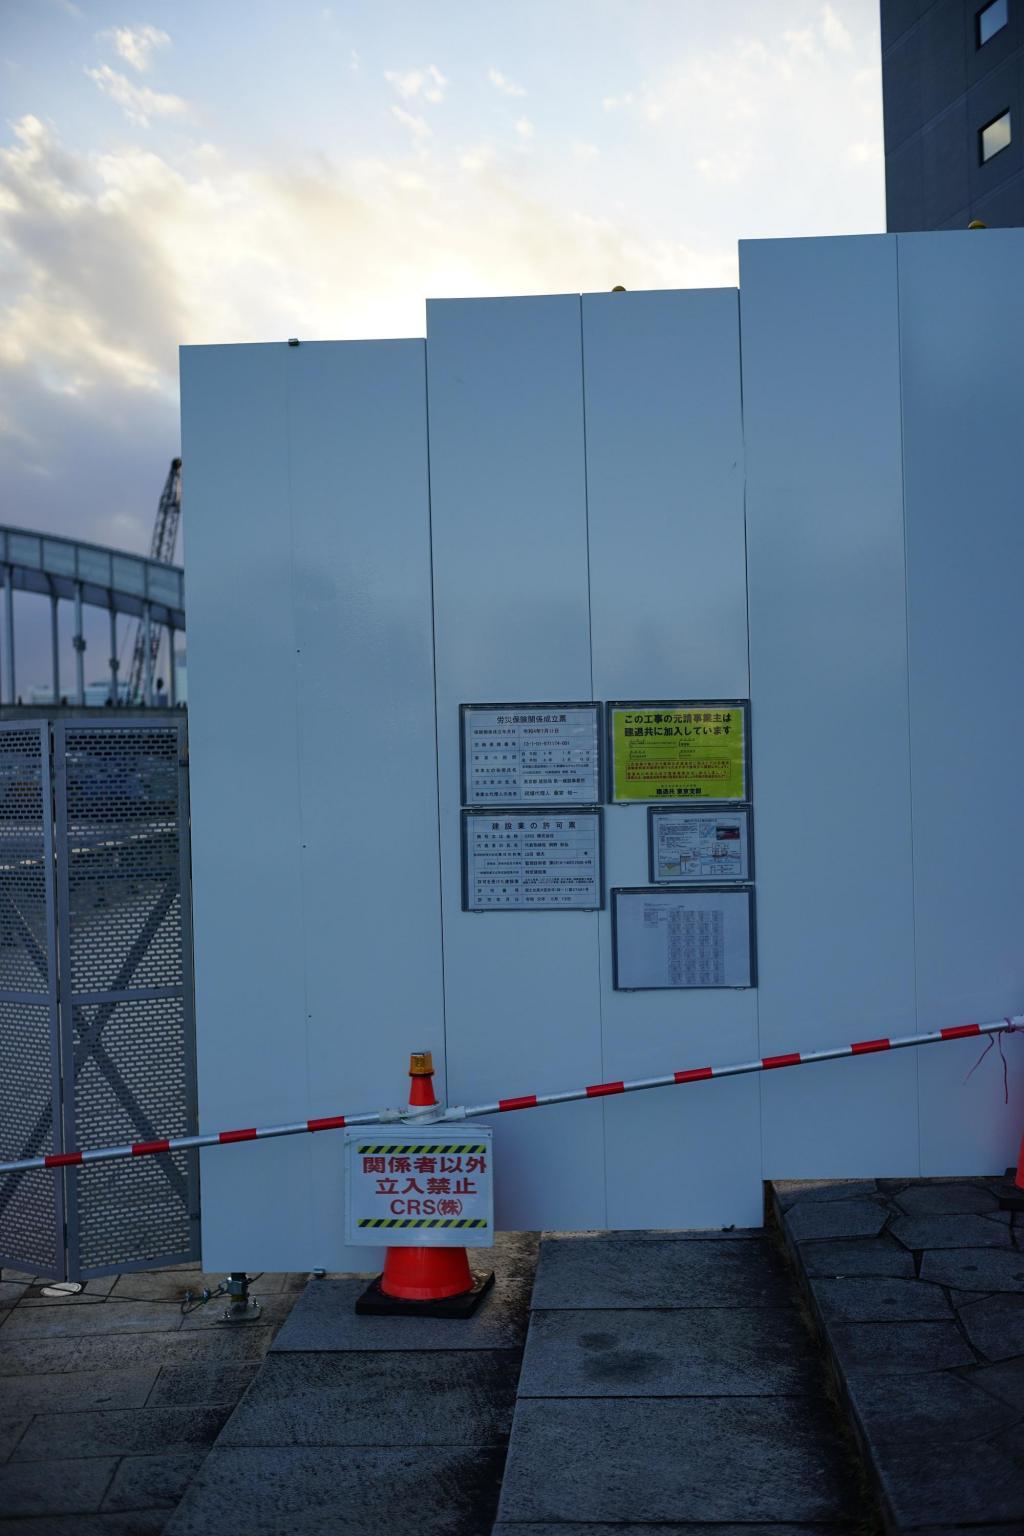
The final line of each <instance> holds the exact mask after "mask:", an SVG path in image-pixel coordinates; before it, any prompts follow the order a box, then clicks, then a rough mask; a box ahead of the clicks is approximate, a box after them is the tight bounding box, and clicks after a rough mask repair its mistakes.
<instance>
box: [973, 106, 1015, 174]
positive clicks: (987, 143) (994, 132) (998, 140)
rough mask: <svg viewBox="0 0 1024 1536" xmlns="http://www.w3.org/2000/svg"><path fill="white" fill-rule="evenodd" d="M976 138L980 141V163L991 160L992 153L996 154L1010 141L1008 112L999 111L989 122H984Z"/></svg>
mask: <svg viewBox="0 0 1024 1536" xmlns="http://www.w3.org/2000/svg"><path fill="white" fill-rule="evenodd" d="M978 138H979V140H980V143H981V163H982V165H984V163H985V161H986V160H991V159H992V156H993V155H998V153H999V151H1000V150H1001V149H1006V147H1007V145H1008V144H1009V142H1010V114H1009V112H1001V113H1000V115H999V116H998V117H994V118H993V119H992V121H991V122H990V123H986V124H985V126H984V128H983V129H982V130H981V132H980V134H979V135H978Z"/></svg>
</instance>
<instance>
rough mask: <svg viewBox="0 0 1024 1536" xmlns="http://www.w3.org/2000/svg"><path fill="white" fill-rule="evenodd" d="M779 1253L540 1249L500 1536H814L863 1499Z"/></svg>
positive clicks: (596, 1243)
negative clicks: (653, 1534)
mask: <svg viewBox="0 0 1024 1536" xmlns="http://www.w3.org/2000/svg"><path fill="white" fill-rule="evenodd" d="M847 1449H848V1447H847V1446H846V1444H845V1443H844V1438H843V1433H842V1430H841V1428H840V1426H839V1424H838V1422H837V1420H836V1417H835V1415H834V1413H833V1411H832V1408H831V1405H830V1403H829V1400H828V1398H827V1396H826V1392H825V1380H824V1375H823V1372H822V1370H821V1366H820V1360H819V1358H818V1355H817V1351H816V1348H815V1345H814V1342H813V1340H812V1337H811V1335H810V1334H809V1332H808V1330H807V1329H806V1327H805V1326H804V1325H803V1322H802V1320H801V1312H800V1307H799V1304H798V1297H797V1294H796V1291H795V1287H794V1284H793V1280H792V1276H791V1274H790V1272H789V1270H788V1267H787V1265H786V1264H785V1262H784V1260H783V1258H782V1255H781V1251H780V1248H779V1246H778V1244H777V1242H776V1241H774V1240H773V1239H772V1237H771V1236H769V1235H768V1234H767V1233H765V1232H763V1231H757V1232H744V1233H738V1232H736V1233H732V1232H724V1233H718V1232H715V1233H710V1232H709V1233H697V1232H691V1233H601V1234H593V1235H584V1236H580V1235H576V1236H546V1237H545V1238H544V1239H543V1241H542V1243H541V1250H540V1260H539V1264H538V1269H537V1277H536V1282H535V1285H534V1291H533V1298H532V1303H531V1314H530V1328H529V1334H528V1337H527V1343H526V1352H525V1356H524V1360H523V1368H522V1373H521V1375H520V1380H519V1391H518V1395H517V1398H516V1406H515V1416H514V1420H513V1426H512V1436H511V1440H510V1443H509V1452H508V1460H507V1463H506V1468H505V1477H504V1482H503V1485H502V1493H501V1500H500V1504H499V1509H498V1522H497V1524H496V1525H495V1527H494V1531H495V1536H516V1533H523V1536H526V1533H527V1532H529V1533H531V1536H548V1533H550V1536H554V1533H555V1532H557V1533H559V1536H590V1533H596V1532H597V1531H602V1532H605V1533H606V1536H613V1533H614V1532H620V1533H629V1532H635V1533H639V1532H641V1531H655V1530H656V1531H657V1532H659V1533H660V1536H666V1533H671V1532H676V1531H678V1532H680V1533H681V1532H683V1531H685V1532H686V1533H688V1536H710V1533H711V1532H715V1533H717V1536H731V1533H736V1532H739V1531H740V1530H741V1529H742V1531H743V1532H744V1533H746V1536H758V1533H760V1536H769V1533H770V1536H790V1533H792V1536H797V1532H802V1533H804V1536H816V1533H825V1532H832V1533H838V1532H840V1531H842V1530H844V1529H848V1528H849V1521H850V1520H851V1518H852V1517H853V1516H854V1515H855V1514H858V1513H863V1511H860V1510H859V1505H860V1502H861V1495H860V1493H859V1492H858V1489H857V1487H856V1483H855V1481H854V1480H852V1479H851V1475H850V1468H849V1464H848V1457H847Z"/></svg>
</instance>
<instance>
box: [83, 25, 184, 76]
mask: <svg viewBox="0 0 1024 1536" xmlns="http://www.w3.org/2000/svg"><path fill="white" fill-rule="evenodd" d="M98 35H99V37H100V38H101V39H102V41H104V42H110V43H113V45H114V49H115V51H116V52H117V53H119V54H120V56H121V58H122V59H124V60H125V62H126V63H127V64H130V65H131V67H132V68H133V69H137V70H140V71H144V70H147V69H148V68H149V66H150V63H151V61H152V54H153V52H154V50H155V49H157V48H167V47H169V45H170V41H171V39H170V35H169V33H167V32H163V31H161V29H160V28H159V27H149V26H146V27H135V28H132V27H111V28H110V29H109V30H108V31H106V32H100V33H99V34H98Z"/></svg>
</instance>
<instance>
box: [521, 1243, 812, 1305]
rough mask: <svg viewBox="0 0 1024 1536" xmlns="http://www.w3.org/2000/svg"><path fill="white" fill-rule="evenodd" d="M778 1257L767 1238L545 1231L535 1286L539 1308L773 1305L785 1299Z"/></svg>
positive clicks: (785, 1281)
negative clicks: (580, 1238)
mask: <svg viewBox="0 0 1024 1536" xmlns="http://www.w3.org/2000/svg"><path fill="white" fill-rule="evenodd" d="M788 1286H789V1282H788V1279H787V1276H786V1272H785V1268H784V1266H783V1264H782V1261H781V1259H779V1257H778V1256H777V1254H776V1253H775V1251H774V1249H773V1248H772V1247H771V1245H770V1244H769V1243H768V1242H767V1241H762V1242H760V1243H751V1242H728V1241H719V1242H711V1243H709V1242H704V1241H703V1240H702V1239H701V1238H693V1239H691V1240H690V1241H689V1242H678V1241H675V1242H674V1241H662V1242H655V1241H650V1240H645V1241H637V1240H636V1239H635V1238H633V1237H632V1236H629V1237H619V1238H616V1239H614V1240H609V1241H607V1242H603V1243H587V1242H583V1243H577V1242H575V1241H574V1240H572V1239H571V1238H570V1239H566V1238H550V1237H547V1236H545V1238H544V1240H543V1242H542V1244H541V1257H540V1262H539V1265H538V1269H537V1279H536V1282H535V1284H534V1289H533V1302H532V1305H533V1306H534V1307H535V1308H538V1309H545V1308H546V1309H549V1310H550V1309H555V1308H566V1309H568V1310H570V1311H575V1310H578V1309H579V1308H581V1307H600V1308H604V1309H611V1308H616V1307H625V1308H637V1307H640V1308H647V1307H705V1306H707V1305H709V1303H711V1302H712V1301H713V1304H714V1305H715V1306H716V1307H778V1306H785V1305H787V1304H788V1302H789V1289H788Z"/></svg>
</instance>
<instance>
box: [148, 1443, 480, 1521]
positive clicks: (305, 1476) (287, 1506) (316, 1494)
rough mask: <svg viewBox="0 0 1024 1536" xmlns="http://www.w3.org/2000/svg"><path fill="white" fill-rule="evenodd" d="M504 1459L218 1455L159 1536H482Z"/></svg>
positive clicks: (342, 1452)
mask: <svg viewBox="0 0 1024 1536" xmlns="http://www.w3.org/2000/svg"><path fill="white" fill-rule="evenodd" d="M502 1457H503V1452H502V1451H501V1450H500V1449H480V1448H478V1447H473V1448H469V1449H467V1448H465V1447H447V1446H437V1447H435V1448H434V1449H433V1450H432V1451H431V1453H430V1456H429V1459H426V1458H425V1457H424V1454H423V1452H422V1450H420V1449H419V1448H417V1447H412V1448H411V1449H401V1450H399V1449H394V1448H381V1447H376V1446H375V1447H362V1448H354V1447H339V1446H321V1447H317V1448H315V1449H314V1448H311V1447H308V1446H294V1447H281V1446H276V1447H272V1448H268V1447H260V1448H258V1449H242V1448H240V1447H227V1446H226V1447H225V1448H224V1449H223V1450H222V1449H221V1448H220V1447H214V1449H213V1450H212V1451H211V1452H210V1454H209V1456H208V1457H207V1458H206V1461H205V1462H204V1463H203V1466H202V1467H201V1468H200V1470H199V1473H198V1475H197V1477H196V1479H195V1481H194V1482H193V1483H192V1486H191V1487H190V1488H189V1491H188V1492H187V1493H186V1495H185V1497H184V1499H183V1500H182V1502H181V1503H180V1504H179V1505H178V1508H177V1509H176V1510H175V1512H174V1514H173V1515H172V1516H171V1518H170V1520H169V1521H168V1523H167V1525H166V1526H165V1527H164V1531H165V1536H225V1533H227V1532H232V1533H233V1532H244V1533H245V1536H283V1533H287V1536H369V1533H370V1532H373V1533H377V1532H380V1533H381V1536H482V1532H483V1531H487V1530H489V1529H490V1525H491V1522H490V1520H489V1519H488V1521H487V1523H486V1525H485V1526H481V1523H480V1507H481V1504H482V1503H485V1502H487V1501H488V1500H489V1499H490V1497H491V1490H492V1489H493V1488H494V1486H495V1485H496V1483H497V1480H498V1479H499V1478H500V1476H501V1462H502Z"/></svg>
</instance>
